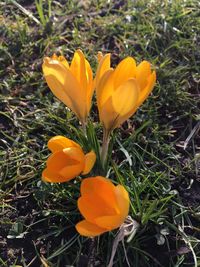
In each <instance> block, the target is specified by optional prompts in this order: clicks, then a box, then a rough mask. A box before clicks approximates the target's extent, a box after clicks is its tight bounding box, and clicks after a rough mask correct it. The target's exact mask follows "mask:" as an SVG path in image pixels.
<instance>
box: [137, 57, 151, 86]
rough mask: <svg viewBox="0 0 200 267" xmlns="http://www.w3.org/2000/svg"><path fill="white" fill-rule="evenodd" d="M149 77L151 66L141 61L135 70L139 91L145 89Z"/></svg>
mask: <svg viewBox="0 0 200 267" xmlns="http://www.w3.org/2000/svg"><path fill="white" fill-rule="evenodd" d="M150 75H151V64H150V63H149V62H148V61H142V62H141V63H140V64H139V65H138V66H137V68H136V80H137V82H138V84H139V86H140V89H141V90H142V89H143V88H145V87H146V85H147V82H148V77H149V76H150Z"/></svg>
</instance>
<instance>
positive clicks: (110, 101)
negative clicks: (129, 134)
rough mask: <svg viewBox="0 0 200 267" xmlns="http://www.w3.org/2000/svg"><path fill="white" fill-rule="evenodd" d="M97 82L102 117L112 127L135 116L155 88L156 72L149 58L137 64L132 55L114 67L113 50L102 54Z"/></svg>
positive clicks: (111, 128)
mask: <svg viewBox="0 0 200 267" xmlns="http://www.w3.org/2000/svg"><path fill="white" fill-rule="evenodd" d="M98 61H99V66H98V69H97V73H96V78H95V84H96V93H97V105H98V109H99V115H100V120H101V122H102V123H103V126H104V128H105V129H106V131H108V132H109V131H111V130H113V129H115V128H116V127H118V126H119V125H120V124H122V123H123V122H124V121H125V120H127V119H128V118H129V117H130V116H132V115H133V114H134V113H135V111H136V110H137V108H138V107H139V106H140V105H141V104H142V103H143V102H144V100H145V99H146V98H147V97H148V95H149V94H150V92H151V91H152V89H153V87H154V85H155V82H156V73H155V71H153V72H152V71H151V65H150V63H149V62H148V61H142V62H141V63H140V64H139V65H138V66H136V63H135V60H134V59H133V58H132V57H127V58H125V59H124V60H122V61H121V62H120V63H119V64H118V65H117V67H116V68H115V69H113V68H111V67H110V54H106V55H105V56H102V54H101V53H99V54H98Z"/></svg>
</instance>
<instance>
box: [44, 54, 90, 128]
mask: <svg viewBox="0 0 200 267" xmlns="http://www.w3.org/2000/svg"><path fill="white" fill-rule="evenodd" d="M42 70H43V73H44V77H45V79H46V82H47V84H48V86H49V88H50V89H51V91H52V92H53V94H54V95H55V96H56V97H57V98H58V99H59V100H60V101H62V102H63V103H64V104H65V105H66V106H67V107H68V108H70V109H71V110H72V111H73V112H74V113H75V114H76V116H77V117H78V118H79V120H80V121H81V123H82V124H83V125H84V124H85V123H86V119H87V116H88V114H89V111H90V108H91V101H92V95H93V91H94V85H93V74H92V69H91V67H90V64H89V62H88V61H87V60H86V59H85V56H84V54H83V53H82V51H81V50H77V51H76V52H75V53H74V57H73V59H72V62H71V65H69V64H68V62H67V60H66V59H65V58H64V57H63V56H59V57H57V56H56V55H55V54H54V55H53V56H52V57H51V58H50V57H45V58H44V62H43V65H42Z"/></svg>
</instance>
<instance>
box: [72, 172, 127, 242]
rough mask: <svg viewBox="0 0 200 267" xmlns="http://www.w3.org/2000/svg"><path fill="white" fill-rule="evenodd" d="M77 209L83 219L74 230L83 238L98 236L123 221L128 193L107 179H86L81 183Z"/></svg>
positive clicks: (99, 177)
mask: <svg viewBox="0 0 200 267" xmlns="http://www.w3.org/2000/svg"><path fill="white" fill-rule="evenodd" d="M78 208H79V210H80V212H81V214H82V215H83V217H84V218H85V219H84V220H83V221H81V222H79V223H78V224H77V225H76V230H77V231H78V232H79V234H80V235H83V236H88V237H94V236H98V235H100V234H102V233H104V232H107V231H111V230H113V229H116V228H118V227H119V226H120V225H121V224H122V223H123V222H124V221H125V219H126V217H127V215H128V211H129V196H128V192H127V191H126V190H125V188H124V187H123V186H122V185H117V186H115V185H114V184H113V183H112V182H111V181H110V180H109V179H107V178H104V177H101V176H97V177H90V178H86V179H84V180H83V181H82V183H81V197H80V198H79V199H78Z"/></svg>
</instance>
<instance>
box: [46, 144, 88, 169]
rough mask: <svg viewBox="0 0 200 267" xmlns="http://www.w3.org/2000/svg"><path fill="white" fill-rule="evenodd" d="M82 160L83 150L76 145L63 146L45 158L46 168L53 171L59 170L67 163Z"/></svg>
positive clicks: (70, 163)
mask: <svg viewBox="0 0 200 267" xmlns="http://www.w3.org/2000/svg"><path fill="white" fill-rule="evenodd" d="M79 162H84V154H83V152H82V151H81V150H80V149H79V148H76V147H69V148H65V149H63V150H62V151H58V152H55V153H53V154H52V155H51V156H50V157H49V158H48V160H47V168H48V169H49V170H51V171H53V172H59V171H60V170H61V169H63V168H64V167H66V166H68V165H75V164H77V163H79Z"/></svg>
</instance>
